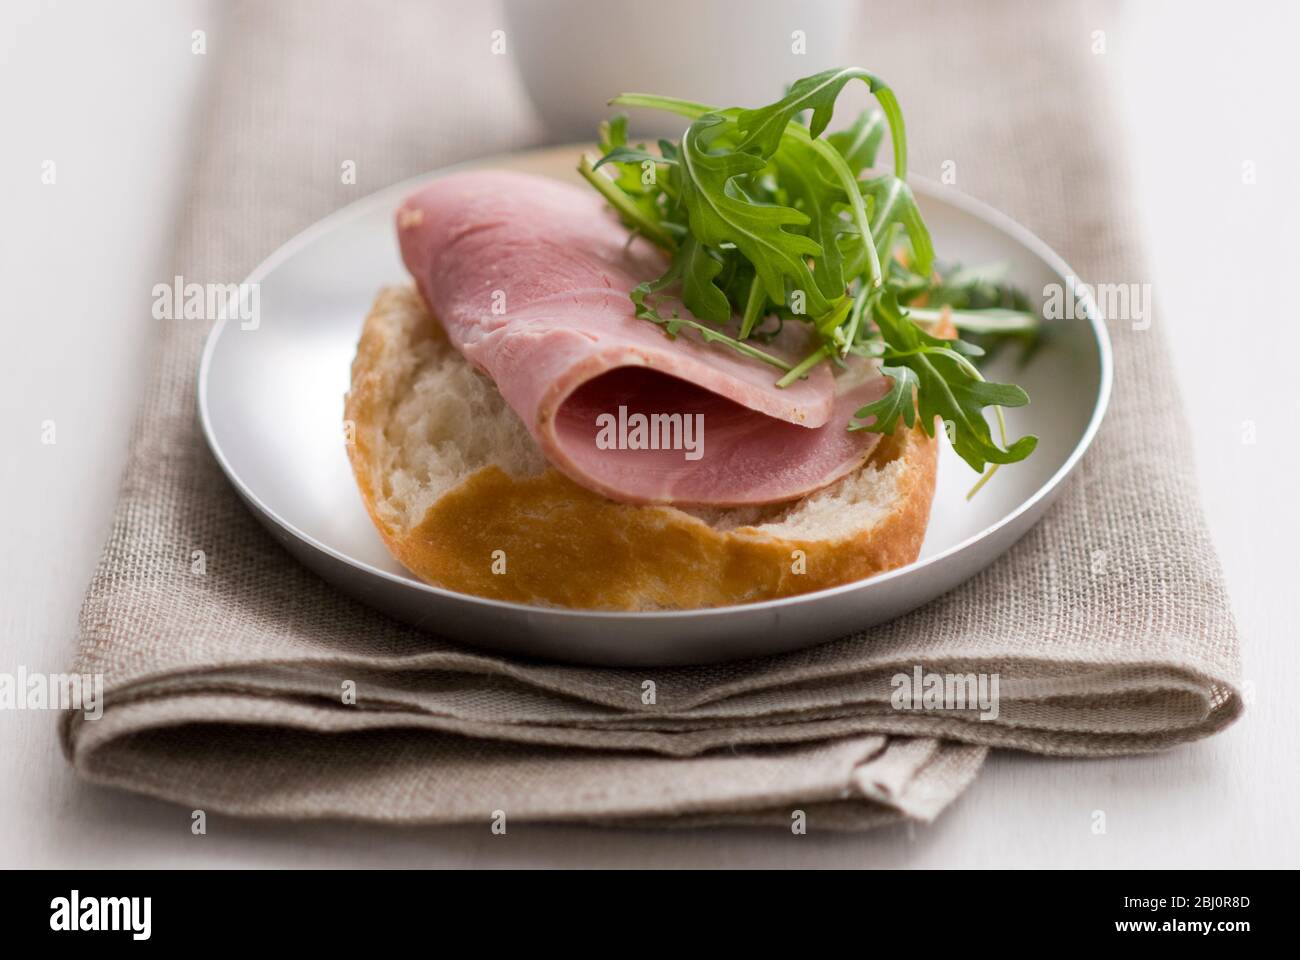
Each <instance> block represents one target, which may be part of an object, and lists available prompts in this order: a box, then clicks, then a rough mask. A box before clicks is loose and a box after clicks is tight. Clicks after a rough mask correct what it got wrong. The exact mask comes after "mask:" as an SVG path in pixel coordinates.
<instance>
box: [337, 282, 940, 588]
mask: <svg viewBox="0 0 1300 960" xmlns="http://www.w3.org/2000/svg"><path fill="white" fill-rule="evenodd" d="M399 307H400V304H399V303H396V302H395V301H394V300H393V299H392V298H391V296H389V295H388V294H387V293H385V294H381V295H380V298H379V299H378V300H377V301H376V304H375V307H374V308H373V309H372V311H371V314H370V316H369V317H368V318H367V321H366V326H365V329H364V331H363V333H362V336H361V341H360V344H359V346H358V349H357V356H356V359H355V360H354V362H353V366H352V391H351V393H349V395H348V397H347V402H346V405H345V413H344V417H345V419H346V420H348V421H351V422H352V424H353V428H352V434H353V442H352V443H350V444H349V446H348V455H349V458H350V459H351V462H352V468H353V471H354V473H355V475H356V478H357V485H358V487H359V489H360V491H361V496H362V499H363V501H364V502H365V505H366V509H367V510H368V511H369V513H370V516H371V519H372V520H373V521H374V523H375V526H376V527H377V528H378V530H379V533H380V535H381V536H382V537H383V539H384V541H385V543H387V545H388V548H389V549H390V550H391V551H392V553H393V555H394V556H396V557H397V559H398V560H399V561H401V563H402V564H403V565H404V566H405V567H407V569H409V570H411V571H412V572H413V573H415V574H416V575H417V576H419V577H420V578H421V579H423V580H425V581H427V582H429V583H432V584H434V585H436V586H440V587H445V588H447V589H450V590H455V591H458V592H461V593H468V594H474V595H477V596H482V597H490V598H493V599H499V600H509V601H514V602H517V603H525V604H534V605H542V606H564V607H574V608H586V609H606V610H662V609H691V608H700V607H713V606H724V605H730V604H737V603H751V602H756V601H760V600H769V599H774V598H777V597H785V596H791V595H794V594H799V593H807V592H810V591H813V590H821V589H823V588H826V587H831V586H836V585H839V584H843V583H849V582H851V581H854V580H860V579H863V578H865V577H870V576H873V575H875V574H878V573H882V572H884V571H887V570H892V569H894V568H896V567H900V566H904V565H906V564H908V563H911V562H912V561H913V560H915V559H916V557H917V554H918V553H919V552H920V549H921V542H922V540H923V539H924V537H925V530H926V526H927V524H928V522H929V516H930V503H931V500H932V499H933V496H934V486H935V473H936V465H937V459H938V445H937V442H936V440H935V439H934V438H932V437H927V436H926V435H925V433H924V432H923V431H922V430H921V429H920V428H919V426H918V427H916V428H913V429H911V430H902V431H900V432H898V433H897V434H895V435H894V436H892V437H886V438H883V440H882V442H881V443H880V444H878V445H877V447H876V449H875V450H874V451H873V454H872V457H871V459H870V460H869V461H868V462H867V464H866V465H864V467H863V468H862V469H864V470H865V469H875V468H877V467H879V466H880V465H882V464H885V463H887V462H889V461H894V460H901V461H902V469H901V470H898V471H897V487H896V491H895V498H894V500H893V501H892V503H891V506H890V508H889V509H888V511H887V512H886V513H885V515H884V516H883V517H880V518H877V519H876V521H875V522H873V523H872V524H871V526H870V527H869V528H867V529H862V530H857V531H855V532H852V533H850V534H848V535H845V536H839V537H833V538H828V539H797V538H786V537H781V536H774V535H772V534H771V533H770V532H768V531H764V530H761V529H758V528H756V527H754V526H740V527H736V528H734V529H730V530H720V529H715V528H714V527H713V526H710V525H709V524H708V523H706V522H705V521H704V520H701V519H699V518H697V517H696V516H693V515H691V514H688V513H686V512H683V511H681V510H677V509H675V508H673V507H665V506H639V505H634V504H625V503H617V502H614V501H611V500H608V499H606V498H604V497H602V496H600V495H598V494H596V493H593V492H591V491H589V490H587V489H585V488H583V487H581V486H579V485H578V484H576V483H574V482H573V481H572V480H570V479H568V478H567V477H565V476H564V475H563V474H561V473H559V472H558V471H556V470H554V469H551V468H547V469H546V470H544V471H543V472H542V473H540V474H537V475H534V476H524V477H512V476H510V475H509V474H507V473H506V472H505V471H503V470H502V469H500V468H499V467H496V466H487V467H484V468H482V469H479V470H477V471H475V472H473V473H472V474H470V475H469V476H467V477H465V478H464V479H463V480H462V481H461V482H460V483H459V484H458V485H456V486H454V487H453V488H452V489H450V490H448V491H447V492H446V493H444V494H443V495H442V496H441V497H440V498H438V499H437V500H436V501H435V502H434V503H433V504H432V505H431V506H430V507H429V508H428V510H427V512H426V513H425V514H424V516H423V519H422V520H420V521H419V522H418V523H416V524H414V525H413V526H412V527H411V528H409V529H404V528H403V527H402V525H401V523H400V521H398V520H396V519H394V518H393V517H391V516H386V514H385V512H384V511H382V510H381V508H380V502H381V499H382V497H383V491H384V489H385V479H384V478H383V477H382V476H381V475H380V467H379V465H380V458H379V456H378V455H377V454H378V445H379V444H380V443H382V442H383V435H384V428H385V424H384V419H385V417H387V416H388V415H389V411H390V410H391V409H392V405H393V400H394V398H393V397H392V396H391V394H392V392H393V391H395V390H401V389H402V384H401V382H400V376H397V375H395V374H394V373H393V372H392V371H391V370H388V369H383V368H382V367H383V363H384V358H385V357H386V356H391V344H390V343H386V342H385V339H386V337H387V334H386V333H385V331H384V330H383V329H382V326H381V323H380V318H382V316H383V313H384V312H385V311H390V310H393V309H397V308H399ZM429 322H430V323H432V322H433V321H432V320H431V319H430V321H429ZM389 512H390V513H391V511H389ZM800 552H802V558H801V556H800ZM800 571H801V572H800Z"/></svg>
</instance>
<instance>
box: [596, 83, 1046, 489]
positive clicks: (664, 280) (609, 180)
mask: <svg viewBox="0 0 1300 960" xmlns="http://www.w3.org/2000/svg"><path fill="white" fill-rule="evenodd" d="M853 81H860V82H862V83H864V84H865V85H866V86H867V88H868V89H869V90H870V92H871V93H872V94H873V95H874V96H875V99H876V102H877V104H878V105H879V108H878V109H871V110H867V111H864V112H863V113H861V114H860V115H859V116H858V117H857V119H856V120H855V121H854V122H853V123H852V124H851V125H850V126H849V127H847V128H845V129H844V130H840V131H838V132H835V133H830V134H827V135H825V136H823V135H824V134H826V129H827V127H828V126H829V124H830V121H831V117H832V113H833V111H834V107H835V102H836V100H837V98H838V97H839V94H840V93H841V91H842V90H843V89H844V88H845V87H846V86H847V85H848V84H849V83H851V82H853ZM611 103H613V104H618V105H621V106H628V107H649V108H653V109H658V110H665V111H668V112H671V113H675V114H677V115H680V116H682V117H684V118H686V119H687V120H688V121H689V125H688V126H687V128H686V130H685V131H684V133H683V134H682V136H681V138H680V139H679V140H678V141H668V140H660V141H659V142H658V144H657V145H656V146H657V149H655V150H652V149H650V148H648V147H647V146H646V145H645V144H632V143H629V141H628V137H627V118H626V116H624V115H619V116H616V117H614V118H613V119H611V120H610V121H608V122H606V123H604V124H601V127H600V132H599V146H600V150H601V154H602V155H601V156H600V157H599V158H598V159H596V160H595V161H594V162H593V161H592V160H591V159H590V158H587V157H584V158H583V159H582V162H581V164H580V166H579V172H580V173H582V175H583V176H584V177H585V178H586V179H587V181H588V182H589V183H591V184H592V186H594V187H595V188H596V189H597V190H598V191H600V193H601V194H602V195H603V196H604V197H605V199H606V200H607V201H608V202H609V203H610V205H611V206H612V207H613V208H614V209H615V210H616V211H617V213H618V214H619V216H620V218H621V219H622V221H623V223H624V224H625V225H626V226H627V227H628V228H629V229H630V230H632V231H634V232H635V233H639V234H641V235H643V236H645V237H646V238H647V239H648V240H650V241H651V242H652V243H655V244H656V245H658V246H659V247H661V248H662V249H663V250H665V251H666V252H667V253H668V254H669V256H670V260H669V266H668V269H667V271H666V272H665V273H664V275H663V276H661V277H659V278H658V279H656V280H654V281H650V282H647V283H643V284H641V285H640V286H638V287H637V288H636V289H635V290H634V291H633V292H632V301H633V303H634V304H635V308H636V313H637V316H639V317H641V318H643V319H645V320H647V321H650V322H653V323H656V324H659V325H660V326H661V327H662V328H663V330H664V332H665V334H666V335H668V336H670V337H675V336H677V335H678V333H679V332H680V331H681V330H682V329H683V328H690V329H693V330H695V331H696V332H697V333H698V334H699V335H700V336H701V337H703V338H704V339H705V340H706V341H707V342H712V343H720V344H723V345H725V346H727V347H729V348H730V349H734V350H736V351H738V352H740V353H742V354H744V355H746V356H748V357H750V358H752V359H754V360H758V361H760V362H763V363H767V364H770V365H771V366H773V367H774V368H776V369H777V370H779V371H781V373H780V375H779V379H778V380H777V383H778V385H780V386H788V385H789V384H791V383H793V382H794V381H795V380H797V379H799V378H800V377H804V376H807V375H808V373H809V372H810V371H811V370H813V369H814V368H816V367H817V366H818V365H819V364H821V363H832V364H839V365H843V364H844V363H845V362H846V361H847V360H848V358H849V357H850V356H851V355H852V356H858V357H869V358H873V359H874V360H876V361H877V362H879V364H880V367H881V372H882V373H884V374H885V375H886V376H888V377H890V378H891V380H892V384H891V387H890V390H889V392H888V393H887V394H886V395H885V396H884V397H882V398H881V399H880V400H877V401H876V402H874V403H871V404H868V405H867V406H865V407H863V408H862V409H861V410H858V411H857V413H856V414H855V416H854V419H853V421H852V422H851V423H850V424H849V425H848V426H849V429H851V430H868V431H872V432H875V433H881V434H892V433H893V432H894V431H895V429H896V428H897V425H898V424H899V422H902V423H904V424H905V425H906V426H908V427H911V426H913V425H914V424H915V423H916V422H917V419H918V418H919V419H920V423H921V426H922V428H923V429H924V430H925V432H926V433H927V434H929V435H930V436H934V431H935V429H936V427H935V422H936V420H939V421H942V422H943V423H944V425H945V429H946V430H947V432H948V434H949V437H950V439H951V441H952V445H953V449H955V450H956V451H957V453H958V455H959V456H960V457H961V458H962V459H963V460H965V461H966V462H967V463H968V464H970V465H971V467H973V468H974V469H975V470H977V471H980V472H984V471H985V468H986V467H989V470H988V472H987V473H985V475H984V477H983V478H982V479H981V481H980V485H982V484H983V482H984V481H985V480H987V479H988V477H989V476H991V475H992V472H993V470H994V469H996V467H997V465H999V464H1004V463H1014V462H1016V461H1019V460H1023V459H1024V458H1025V457H1027V456H1029V454H1030V453H1031V452H1033V449H1034V447H1035V445H1036V444H1037V438H1036V437H1033V436H1025V437H1021V438H1020V439H1018V440H1016V441H1015V442H1014V443H1011V442H1009V441H1008V440H1007V437H1006V425H1005V420H1004V418H1003V415H1002V410H1003V408H1005V407H1018V406H1023V405H1025V404H1027V403H1028V402H1029V398H1028V396H1027V395H1026V394H1025V392H1024V391H1023V390H1022V389H1020V388H1019V387H1017V386H1014V385H1011V384H999V383H990V382H989V381H987V380H985V379H984V377H983V376H982V375H981V374H980V371H979V368H978V366H977V365H976V362H975V361H976V360H978V359H979V358H981V357H982V356H984V355H985V350H984V349H983V348H982V346H981V344H982V345H983V346H989V345H993V344H997V343H1000V342H1001V341H1003V340H1006V339H1018V340H1020V341H1021V342H1023V343H1026V344H1032V342H1033V340H1034V337H1035V336H1036V334H1037V329H1038V322H1037V317H1036V316H1035V315H1034V314H1033V313H1031V312H1030V311H1029V310H1028V309H1027V308H1028V301H1027V300H1026V299H1025V298H1024V297H1023V296H1022V295H1020V294H1018V293H1017V292H1015V291H1013V290H1012V289H1011V288H1009V287H1006V286H1005V285H1002V284H1001V283H1000V282H999V278H998V277H997V276H996V275H992V274H990V273H988V272H987V271H984V272H981V271H978V270H969V269H965V270H964V269H962V268H959V267H955V268H945V267H942V266H939V267H936V265H935V251H934V247H933V243H932V242H931V238H930V233H929V230H928V229H927V228H926V225H925V221H924V219H923V218H922V216H921V212H920V209H919V208H918V206H917V203H916V199H915V197H914V196H913V195H912V191H911V189H910V188H909V187H908V185H907V136H906V132H905V129H904V125H903V114H902V110H901V109H900V107H899V104H898V100H897V98H896V97H895V96H894V93H893V91H892V90H890V88H889V87H888V86H887V85H886V84H885V83H884V82H883V81H882V80H881V79H880V78H879V77H876V76H874V75H873V74H871V73H869V72H867V71H866V70H862V69H860V68H857V67H847V68H840V69H835V70H827V71H824V72H822V73H819V74H815V75H813V76H810V77H804V78H803V79H800V80H797V81H795V83H793V84H792V85H791V86H790V87H789V89H788V90H787V92H786V95H785V96H784V97H782V98H781V99H780V100H778V101H776V102H775V103H772V104H768V105H767V106H764V107H759V108H756V109H741V108H738V107H732V108H726V109H721V108H717V107H712V106H709V105H707V104H701V103H695V102H692V101H688V100H680V99H676V98H672V97H661V96H656V95H652V94H640V93H630V94H623V95H621V96H618V97H616V98H614V100H612V101H611ZM886 132H888V134H889V139H890V144H891V149H892V159H893V168H892V170H890V171H888V172H878V171H875V170H874V167H875V162H876V155H877V152H878V151H879V148H880V147H881V145H882V144H883V142H884V138H885V134H886ZM602 167H607V168H608V169H607V170H604V171H602V170H601V168H602ZM611 171H612V176H611V175H610V172H611ZM670 296H672V297H674V298H675V300H674V302H678V301H679V302H680V303H681V305H682V306H684V307H685V309H686V311H689V314H690V315H689V316H685V315H682V312H681V311H679V310H672V311H670V313H669V314H668V315H667V316H665V315H663V314H661V313H660V309H661V307H662V306H663V305H664V303H665V302H666V301H667V300H668V298H669V297H670ZM737 318H738V319H737ZM940 320H951V322H952V323H953V324H954V325H955V326H956V327H957V329H958V331H959V333H960V334H962V336H963V337H970V338H971V339H969V340H967V339H951V340H949V339H941V338H939V337H937V336H934V335H933V334H932V333H931V332H929V330H927V326H932V325H933V324H935V323H937V322H939V321H940ZM787 322H801V323H805V324H807V325H809V327H810V328H811V329H812V330H813V332H814V342H815V346H814V348H813V349H812V351H811V352H810V353H809V354H808V355H807V356H806V357H804V358H803V359H802V360H800V361H799V362H797V363H794V364H791V363H788V362H786V361H785V360H783V359H782V358H780V357H778V356H776V355H775V354H773V353H771V352H770V351H768V350H765V349H763V347H762V346H760V344H761V343H762V342H764V341H765V340H766V339H769V338H770V336H772V335H773V334H774V333H775V331H776V330H779V329H780V327H781V326H782V325H783V324H784V323H787ZM974 341H979V342H978V343H977V342H974ZM990 407H991V408H992V409H993V412H994V414H995V420H996V422H997V425H998V427H999V436H998V438H997V439H995V438H994V436H993V433H992V431H991V430H990V427H989V423H988V421H987V420H986V418H985V410H987V409H988V408H990ZM989 465H992V466H991V467H990V466H989ZM978 487H979V485H977V486H976V489H978ZM973 492H974V491H972V493H973Z"/></svg>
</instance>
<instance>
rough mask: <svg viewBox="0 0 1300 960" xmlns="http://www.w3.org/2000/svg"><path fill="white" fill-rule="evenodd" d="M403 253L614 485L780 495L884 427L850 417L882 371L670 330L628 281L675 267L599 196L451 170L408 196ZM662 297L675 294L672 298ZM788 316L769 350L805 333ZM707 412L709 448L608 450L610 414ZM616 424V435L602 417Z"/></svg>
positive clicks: (449, 321)
mask: <svg viewBox="0 0 1300 960" xmlns="http://www.w3.org/2000/svg"><path fill="white" fill-rule="evenodd" d="M397 226H398V235H399V238H400V241H401V248H402V259H403V260H404V261H405V263H406V267H407V269H408V270H409V271H410V272H411V275H412V276H413V277H414V278H415V281H416V284H417V285H418V287H419V290H420V293H421V295H422V296H423V298H424V300H425V302H426V303H427V304H428V306H429V310H430V312H431V313H432V314H433V315H434V316H435V317H436V318H437V319H438V321H439V322H440V323H441V324H442V326H443V329H444V330H446V332H447V336H448V338H449V339H450V340H451V342H452V343H453V344H454V345H455V346H456V347H457V349H459V350H460V351H461V353H463V354H464V356H465V357H466V358H467V359H468V360H469V361H470V362H471V363H473V364H474V365H475V366H476V367H478V368H479V369H480V370H482V371H484V372H485V373H486V374H487V375H488V376H490V377H491V378H492V380H493V381H494V382H495V383H496V385H497V388H498V389H499V390H500V391H501V394H502V396H503V397H504V398H505V400H506V402H507V403H508V404H510V406H511V408H512V409H514V411H515V412H516V413H518V414H519V416H520V417H521V418H522V419H523V421H524V423H525V424H526V425H527V426H528V429H529V431H530V432H531V433H532V435H533V436H534V438H536V440H537V443H538V445H539V446H540V448H541V450H542V452H543V453H544V454H545V455H546V457H547V459H548V460H550V462H551V463H553V464H554V465H555V466H556V467H557V468H558V469H560V470H561V471H563V472H564V473H565V474H567V475H568V476H569V477H570V478H572V479H573V480H574V481H575V482H577V483H579V484H581V485H582V486H584V487H587V488H588V489H590V490H594V491H596V492H598V493H601V494H603V495H605V496H607V497H610V498H611V499H614V500H621V501H625V502H631V503H677V504H684V505H685V504H692V505H702V506H708V505H712V506H737V505H745V504H765V503H779V502H782V501H786V500H793V499H796V498H798V497H801V496H804V495H806V494H808V493H810V492H812V491H813V490H816V489H818V488H820V487H823V486H826V485H827V484H829V483H831V482H833V481H834V480H837V479H839V478H840V477H842V476H844V475H845V474H847V473H849V472H850V471H851V470H853V469H854V468H855V467H856V466H858V465H859V464H860V463H861V462H862V461H863V459H864V458H865V457H866V456H867V455H868V454H869V453H870V451H871V448H872V446H873V445H874V443H875V442H876V440H877V439H878V437H877V435H876V434H871V433H864V432H853V433H850V432H849V431H848V430H847V429H845V427H846V425H847V423H848V421H849V418H850V417H851V416H852V414H853V412H854V411H855V410H857V409H858V408H859V407H861V406H862V405H863V404H864V403H869V402H870V401H871V400H873V399H876V398H877V397H879V396H881V395H882V394H883V393H884V392H885V390H886V388H887V381H886V380H884V379H883V378H881V377H873V378H869V379H867V380H865V381H864V382H862V383H860V384H858V385H857V386H855V387H854V388H852V389H849V390H841V391H840V393H839V395H838V396H837V393H836V379H835V377H834V376H833V375H832V373H831V371H830V369H829V367H828V366H827V365H825V364H823V365H821V366H819V367H817V368H816V369H815V370H814V371H813V373H812V375H811V376H809V377H807V378H805V379H803V380H800V381H798V382H796V383H794V384H792V385H791V386H789V387H787V388H785V389H781V388H779V387H777V386H776V380H777V378H778V377H779V376H780V372H779V371H778V370H777V369H776V368H775V367H773V366H771V365H769V364H766V363H762V362H760V361H757V360H753V359H750V358H747V357H744V356H742V355H741V354H739V353H737V352H735V351H734V350H732V349H731V348H729V347H726V346H724V345H721V344H707V343H704V342H703V341H702V340H700V339H699V338H698V336H697V334H695V332H694V331H690V330H686V329H684V330H682V331H681V332H680V333H679V335H678V336H677V338H676V339H669V338H668V337H666V336H665V335H664V333H663V330H662V329H661V328H659V327H658V326H656V325H655V324H653V323H649V322H647V321H645V320H641V319H638V318H637V317H636V316H635V314H634V312H633V307H632V304H631V301H630V300H629V299H628V293H629V292H630V291H631V290H632V288H633V287H634V286H636V285H637V284H638V283H640V282H642V281H643V280H647V279H652V278H654V277H657V276H659V275H660V274H661V273H662V272H663V270H664V259H663V256H662V254H661V253H660V252H659V251H658V250H657V249H655V248H654V247H653V246H652V245H650V244H649V243H648V242H646V241H644V240H642V239H636V240H633V241H631V242H630V243H629V240H628V232H627V231H626V230H625V229H624V228H623V227H622V226H621V225H619V224H618V222H617V221H616V220H615V219H614V218H613V216H612V215H610V214H609V213H608V212H607V211H606V210H605V209H604V206H603V203H602V201H601V200H600V198H599V197H598V196H597V195H596V194H594V193H592V192H591V191H589V190H582V189H578V188H576V187H572V186H568V185H566V184H562V183H559V182H556V181H553V180H549V179H544V178H540V177H532V176H527V175H524V174H518V173H510V172H504V171H491V172H472V173H461V174H454V175H452V176H448V177H443V178H441V179H438V180H435V181H434V182H433V183H431V184H429V185H428V186H427V187H424V188H423V189H421V190H420V191H418V192H417V193H415V194H413V195H412V196H411V197H409V198H407V200H406V202H405V203H404V204H403V205H402V207H401V209H399V210H398V212H397ZM661 312H664V310H662V309H661ZM799 327H800V325H798V324H787V325H786V329H785V330H784V331H783V332H782V334H781V336H780V337H779V338H777V341H776V342H774V343H773V344H770V345H764V348H765V349H768V350H770V352H772V353H775V354H778V355H780V356H782V357H783V358H784V359H786V360H795V359H798V358H800V357H802V356H803V355H804V354H805V353H806V352H807V350H808V349H810V341H809V340H808V339H807V333H806V332H805V331H804V330H802V329H799ZM620 407H623V408H626V416H628V417H631V416H632V415H633V414H635V413H643V414H645V415H647V417H648V416H649V415H652V414H659V415H674V414H676V415H681V416H682V417H689V416H694V415H696V414H701V415H702V416H703V432H702V440H703V443H702V448H701V450H700V454H701V455H699V456H698V458H693V459H688V458H687V456H686V451H684V450H682V449H659V450H654V449H650V450H646V449H603V448H602V446H600V445H598V443H597V441H598V437H599V436H600V428H601V423H600V420H599V418H600V417H601V415H602V414H609V415H611V416H612V417H617V416H618V415H619V408H620ZM606 436H607V434H606Z"/></svg>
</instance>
